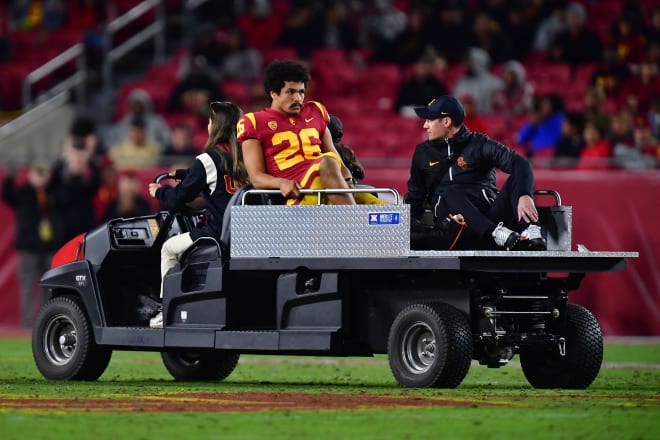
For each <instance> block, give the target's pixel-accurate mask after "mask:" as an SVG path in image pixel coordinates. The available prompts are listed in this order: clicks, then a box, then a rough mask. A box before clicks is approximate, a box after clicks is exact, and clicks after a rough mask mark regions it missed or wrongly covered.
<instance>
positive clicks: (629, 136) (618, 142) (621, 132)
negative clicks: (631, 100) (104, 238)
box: [607, 110, 634, 149]
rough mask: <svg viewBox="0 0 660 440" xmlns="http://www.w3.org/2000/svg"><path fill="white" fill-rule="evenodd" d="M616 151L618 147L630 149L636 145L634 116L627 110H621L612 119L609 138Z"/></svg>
mask: <svg viewBox="0 0 660 440" xmlns="http://www.w3.org/2000/svg"><path fill="white" fill-rule="evenodd" d="M607 138H608V139H609V141H610V143H611V144H612V146H613V147H614V149H616V148H617V147H619V146H621V147H627V148H630V147H632V146H633V144H634V139H633V116H632V115H631V114H630V112H629V111H627V110H619V111H618V112H616V113H614V114H613V115H612V117H611V119H610V132H609V135H608V137H607Z"/></svg>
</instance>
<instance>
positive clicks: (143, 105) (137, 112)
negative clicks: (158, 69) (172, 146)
mask: <svg viewBox="0 0 660 440" xmlns="http://www.w3.org/2000/svg"><path fill="white" fill-rule="evenodd" d="M135 117H139V118H141V119H142V120H143V121H144V127H145V130H146V131H147V135H148V136H149V137H150V138H151V139H153V140H154V142H156V143H157V144H158V145H160V146H161V147H162V146H164V145H166V144H167V143H168V142H169V140H170V127H169V125H168V124H167V122H166V121H165V119H164V118H163V117H162V116H161V115H160V114H158V113H157V112H155V111H154V109H153V102H152V101H151V96H149V94H148V93H147V92H145V91H144V90H142V89H135V90H132V91H131V92H130V93H129V94H128V96H127V97H126V114H125V115H124V116H123V117H122V119H121V120H120V121H118V122H117V123H116V124H114V125H113V126H112V127H111V128H110V133H109V134H108V137H107V139H108V141H107V144H108V145H115V144H117V143H119V142H121V141H122V140H123V139H126V136H127V135H128V131H129V130H130V126H131V121H132V120H133V119H134V118H135Z"/></svg>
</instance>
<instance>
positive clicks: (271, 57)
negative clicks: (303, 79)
mask: <svg viewBox="0 0 660 440" xmlns="http://www.w3.org/2000/svg"><path fill="white" fill-rule="evenodd" d="M261 53H262V55H263V61H264V66H267V65H269V64H270V63H272V62H273V61H275V60H292V59H297V58H298V52H296V49H295V48H293V47H286V46H275V47H270V48H266V49H264V50H262V52H261Z"/></svg>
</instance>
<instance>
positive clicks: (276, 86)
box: [264, 60, 311, 99]
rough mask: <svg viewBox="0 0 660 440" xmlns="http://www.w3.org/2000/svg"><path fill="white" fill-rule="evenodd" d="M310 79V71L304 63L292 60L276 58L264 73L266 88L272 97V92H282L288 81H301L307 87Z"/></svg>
mask: <svg viewBox="0 0 660 440" xmlns="http://www.w3.org/2000/svg"><path fill="white" fill-rule="evenodd" d="M310 79H311V78H310V76H309V72H308V71H307V69H306V68H305V66H303V65H302V64H300V63H297V62H295V61H291V60H275V61H273V62H272V63H270V64H269V65H268V67H267V68H266V72H265V73H264V90H265V91H266V95H267V96H268V99H270V92H275V93H280V90H282V87H284V83H285V82H286V81H293V82H301V83H303V84H305V87H307V83H308V82H309V81H310Z"/></svg>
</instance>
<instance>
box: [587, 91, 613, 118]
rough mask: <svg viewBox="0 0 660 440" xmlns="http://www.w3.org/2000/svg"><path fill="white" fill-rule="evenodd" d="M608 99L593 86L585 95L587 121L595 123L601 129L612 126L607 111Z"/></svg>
mask: <svg viewBox="0 0 660 440" xmlns="http://www.w3.org/2000/svg"><path fill="white" fill-rule="evenodd" d="M606 106H607V97H606V96H605V92H603V91H602V90H601V89H599V88H597V87H594V86H591V87H588V88H587V91H586V92H585V94H584V110H583V113H584V116H585V118H586V120H587V121H593V122H595V123H596V125H598V126H599V127H609V126H610V115H609V112H608V111H606Z"/></svg>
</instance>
